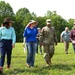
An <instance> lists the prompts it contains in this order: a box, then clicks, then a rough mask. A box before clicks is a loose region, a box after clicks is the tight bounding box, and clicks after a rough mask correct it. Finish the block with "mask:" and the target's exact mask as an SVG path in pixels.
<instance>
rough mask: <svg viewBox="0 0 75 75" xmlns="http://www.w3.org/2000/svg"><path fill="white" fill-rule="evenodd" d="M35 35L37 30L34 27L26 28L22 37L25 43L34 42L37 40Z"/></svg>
mask: <svg viewBox="0 0 75 75" xmlns="http://www.w3.org/2000/svg"><path fill="white" fill-rule="evenodd" d="M37 34H38V30H37V28H36V27H34V28H32V29H31V28H29V27H27V28H26V29H25V30H24V37H25V38H26V42H36V41H37V39H36V36H37Z"/></svg>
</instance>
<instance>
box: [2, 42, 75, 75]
mask: <svg viewBox="0 0 75 75" xmlns="http://www.w3.org/2000/svg"><path fill="white" fill-rule="evenodd" d="M5 61H6V60H5ZM45 64H46V63H45V61H44V58H43V55H40V53H39V54H38V55H36V57H35V66H34V68H28V67H27V66H26V53H24V52H23V47H22V43H16V47H15V48H14V49H13V51H12V62H11V68H10V69H6V62H5V65H4V71H3V73H4V75H75V54H74V52H73V48H72V44H71V43H70V47H69V54H65V51H64V45H63V43H59V44H58V45H57V46H55V54H54V56H53V58H52V64H51V66H49V67H46V66H45Z"/></svg>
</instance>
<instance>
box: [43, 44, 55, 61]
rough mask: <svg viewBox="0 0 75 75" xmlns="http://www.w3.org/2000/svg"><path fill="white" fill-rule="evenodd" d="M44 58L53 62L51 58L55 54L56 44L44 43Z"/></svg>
mask: <svg viewBox="0 0 75 75" xmlns="http://www.w3.org/2000/svg"><path fill="white" fill-rule="evenodd" d="M43 47H44V58H45V61H46V62H51V58H52V57H53V55H54V50H55V48H54V45H44V46H43Z"/></svg>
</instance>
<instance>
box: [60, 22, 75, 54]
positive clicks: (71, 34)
mask: <svg viewBox="0 0 75 75" xmlns="http://www.w3.org/2000/svg"><path fill="white" fill-rule="evenodd" d="M60 38H61V40H60V41H61V42H63V43H64V49H65V53H66V54H68V49H69V43H70V42H72V46H73V49H74V53H75V22H74V25H73V28H72V30H71V31H69V28H68V27H65V30H64V31H63V32H62V33H61V35H60Z"/></svg>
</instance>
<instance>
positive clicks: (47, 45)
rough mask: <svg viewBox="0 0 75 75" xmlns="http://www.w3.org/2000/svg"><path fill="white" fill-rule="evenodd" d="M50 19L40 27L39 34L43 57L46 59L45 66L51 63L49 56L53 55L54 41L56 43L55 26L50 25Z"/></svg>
mask: <svg viewBox="0 0 75 75" xmlns="http://www.w3.org/2000/svg"><path fill="white" fill-rule="evenodd" d="M51 22H52V21H51V19H47V20H46V26H45V27H43V28H42V31H41V35H40V42H41V43H42V44H43V47H44V59H45V61H46V66H49V65H50V64H51V58H52V57H53V55H54V50H55V48H54V42H55V43H56V45H57V38H56V34H55V28H54V27H53V26H51Z"/></svg>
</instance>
